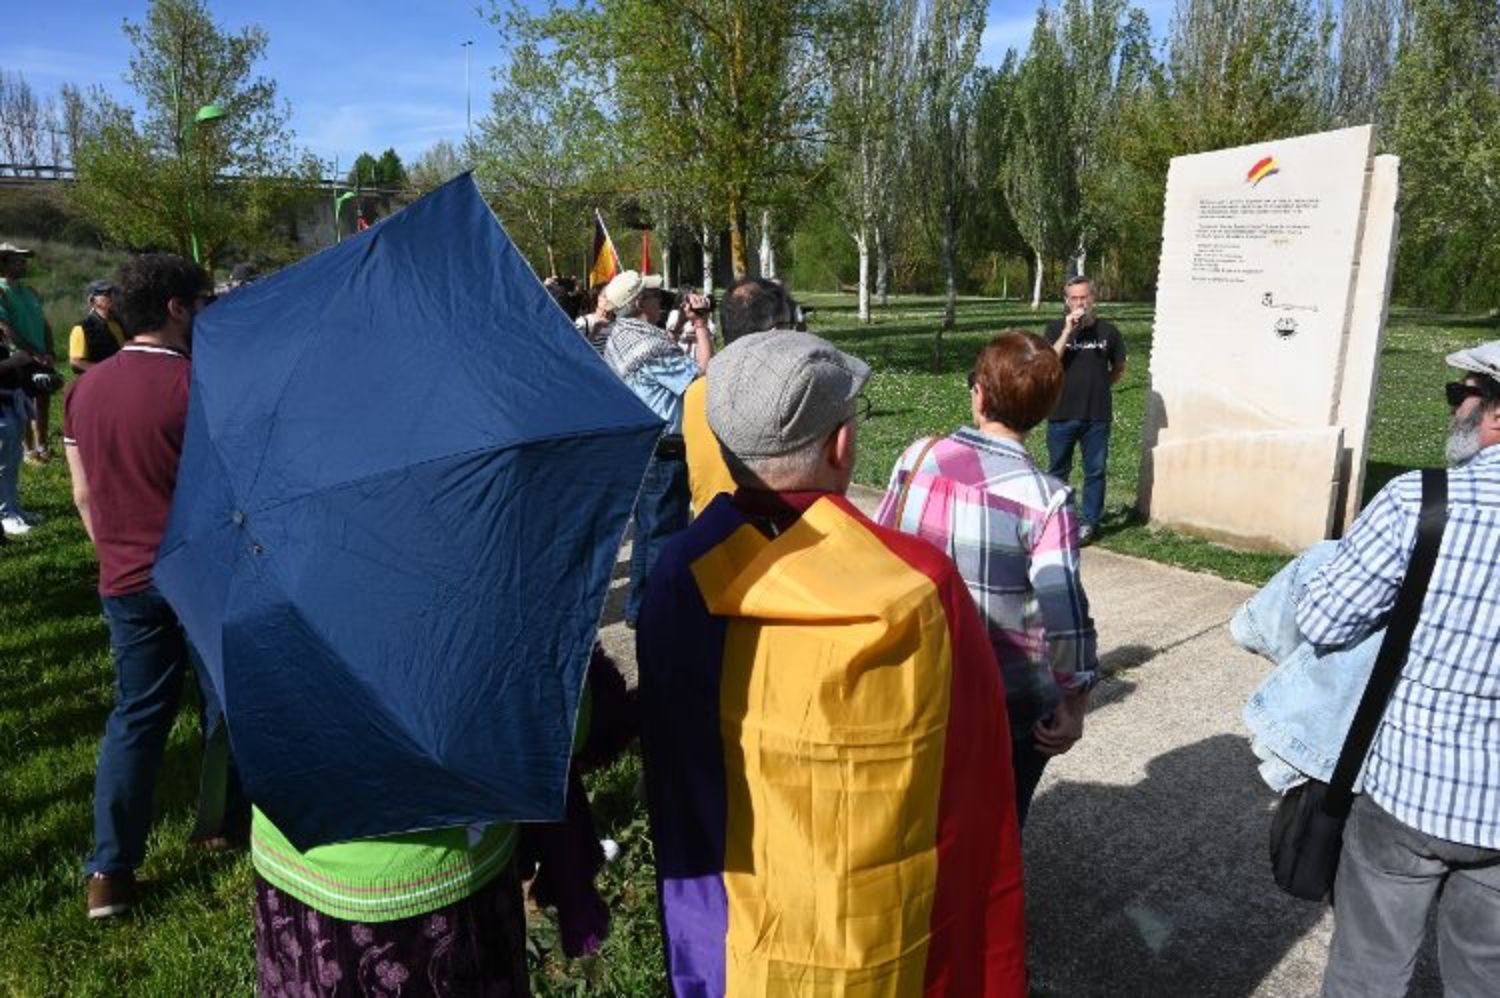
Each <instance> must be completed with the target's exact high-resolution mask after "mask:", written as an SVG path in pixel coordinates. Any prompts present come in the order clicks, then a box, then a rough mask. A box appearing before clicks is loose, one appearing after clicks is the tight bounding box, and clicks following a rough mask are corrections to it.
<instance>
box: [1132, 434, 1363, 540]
mask: <svg viewBox="0 0 1500 998" xmlns="http://www.w3.org/2000/svg"><path fill="white" fill-rule="evenodd" d="M1343 437H1344V434H1343V431H1342V430H1340V429H1338V428H1337V427H1329V428H1327V429H1322V430H1270V431H1265V432H1260V433H1256V432H1235V433H1210V434H1205V435H1203V436H1197V437H1193V438H1192V439H1189V440H1183V441H1181V442H1174V440H1173V439H1172V435H1171V434H1168V433H1163V434H1162V436H1161V438H1160V439H1159V440H1158V442H1157V445H1156V450H1155V452H1154V470H1155V475H1156V482H1157V488H1156V490H1155V492H1154V493H1153V501H1152V504H1151V519H1152V521H1154V522H1157V523H1165V524H1171V525H1174V526H1177V527H1178V528H1186V529H1187V530H1189V531H1190V532H1192V533H1196V534H1199V535H1201V536H1204V537H1207V538H1209V539H1210V540H1216V541H1222V542H1226V543H1230V544H1233V545H1235V546H1236V547H1243V548H1249V549H1255V550H1266V551H1281V550H1285V549H1286V548H1288V547H1291V548H1293V549H1300V548H1304V547H1307V546H1309V545H1311V544H1316V543H1317V542H1318V541H1321V540H1323V539H1324V538H1325V537H1327V536H1328V531H1329V528H1330V526H1331V522H1330V521H1331V518H1332V511H1333V503H1334V499H1335V498H1336V497H1337V495H1338V489H1339V483H1338V481H1337V480H1335V479H1334V478H1333V477H1332V472H1333V469H1334V468H1336V467H1337V466H1338V460H1339V452H1340V451H1341V450H1342V449H1343Z"/></svg>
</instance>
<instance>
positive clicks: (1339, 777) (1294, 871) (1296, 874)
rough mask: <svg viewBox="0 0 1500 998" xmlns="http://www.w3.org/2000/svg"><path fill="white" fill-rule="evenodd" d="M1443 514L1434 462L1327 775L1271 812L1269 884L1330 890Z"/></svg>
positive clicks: (1306, 893) (1312, 895) (1315, 897)
mask: <svg viewBox="0 0 1500 998" xmlns="http://www.w3.org/2000/svg"><path fill="white" fill-rule="evenodd" d="M1447 518H1448V475H1447V472H1445V471H1444V470H1442V469H1441V468H1427V469H1424V470H1423V471H1422V512H1421V515H1420V517H1419V518H1418V520H1417V543H1416V548H1415V549H1414V550H1413V551H1412V556H1411V564H1409V565H1408V566H1407V569H1406V578H1404V579H1402V580H1401V589H1400V591H1399V592H1398V593H1397V594H1396V605H1395V607H1394V608H1393V609H1392V610H1391V616H1390V620H1389V621H1388V622H1387V623H1386V629H1385V638H1384V639H1383V640H1382V641H1381V642H1380V652H1379V654H1378V655H1376V657H1375V668H1374V669H1373V670H1372V671H1371V673H1370V681H1369V683H1368V684H1367V685H1366V686H1365V692H1364V695H1363V696H1361V697H1360V700H1359V708H1358V710H1356V711H1355V713H1354V721H1353V722H1352V723H1351V724H1350V725H1349V733H1348V735H1346V736H1345V737H1344V747H1343V748H1342V749H1340V751H1339V761H1338V764H1337V765H1336V766H1334V769H1333V778H1332V779H1331V780H1330V781H1329V782H1328V783H1323V782H1321V781H1318V780H1308V781H1307V782H1306V783H1304V784H1302V785H1300V786H1298V787H1294V788H1293V789H1292V790H1290V791H1288V792H1287V793H1286V794H1285V795H1284V796H1283V797H1282V798H1281V802H1280V803H1279V804H1277V805H1276V813H1275V814H1274V815H1272V817H1271V873H1272V875H1274V876H1275V878H1276V886H1278V887H1280V888H1281V889H1282V890H1284V891H1286V892H1287V893H1288V894H1290V895H1292V896H1293V897H1298V898H1303V899H1304V900H1307V901H1323V900H1326V899H1327V898H1328V897H1329V896H1330V895H1331V894H1332V893H1333V880H1334V875H1335V874H1336V873H1337V872H1338V868H1339V853H1340V851H1342V849H1343V845H1344V822H1346V821H1347V820H1348V819H1349V808H1350V807H1351V806H1352V805H1353V803H1354V794H1353V788H1354V778H1355V777H1356V776H1357V775H1359V770H1360V767H1361V766H1363V765H1364V761H1365V755H1366V753H1368V752H1369V750H1370V743H1371V742H1372V741H1374V740H1375V732H1376V730H1377V729H1379V727H1380V720H1381V718H1382V717H1384V716H1385V706H1386V702H1387V701H1388V700H1389V699H1390V696H1391V690H1393V689H1394V688H1395V686H1396V680H1397V679H1398V678H1399V677H1400V675H1401V668H1402V666H1404V665H1405V664H1406V653H1407V649H1408V647H1409V646H1410V644H1411V635H1412V631H1413V630H1415V629H1416V626H1417V617H1418V616H1419V615H1420V614H1421V612H1422V600H1423V599H1424V598H1425V597H1426V595H1427V583H1428V580H1430V579H1431V578H1432V566H1433V565H1434V564H1436V562H1437V554H1438V547H1439V546H1440V545H1441V543H1442V540H1443V525H1444V523H1445V522H1446V521H1447Z"/></svg>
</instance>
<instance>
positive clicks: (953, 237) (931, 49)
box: [913, 0, 985, 363]
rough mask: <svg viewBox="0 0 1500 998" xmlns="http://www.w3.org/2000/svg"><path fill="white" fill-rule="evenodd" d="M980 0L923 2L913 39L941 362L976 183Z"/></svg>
mask: <svg viewBox="0 0 1500 998" xmlns="http://www.w3.org/2000/svg"><path fill="white" fill-rule="evenodd" d="M984 17H985V4H984V2H983V0H927V3H926V9H925V10H924V11H923V16H922V26H921V33H920V35H919V40H918V42H917V69H916V94H917V110H916V119H915V122H914V127H913V134H914V135H915V136H916V139H917V149H918V151H917V162H920V163H921V164H922V165H923V174H924V176H923V178H922V181H921V182H922V186H923V187H924V189H925V192H926V196H925V197H923V198H921V206H922V208H923V217H924V220H925V222H926V228H927V232H928V235H929V239H930V240H931V241H932V242H933V244H934V248H935V249H936V250H937V253H938V257H939V259H940V261H941V264H942V268H943V286H944V291H945V295H946V303H945V305H944V307H943V325H942V329H940V330H939V331H938V334H937V339H936V341H935V342H934V344H933V354H934V358H935V360H936V361H937V362H938V363H942V356H943V330H947V329H952V328H953V324H954V319H955V308H956V305H957V300H958V259H957V254H958V235H959V227H960V225H961V224H962V221H963V212H964V210H965V207H966V205H967V201H968V198H967V196H966V195H967V194H968V193H969V191H970V190H971V189H972V186H973V180H974V176H973V160H972V157H971V155H970V153H971V138H972V134H971V131H970V129H971V125H972V112H973V109H974V100H975V97H976V93H975V86H974V59H975V57H976V56H977V55H978V54H979V41H980V36H981V35H982V34H983V33H984Z"/></svg>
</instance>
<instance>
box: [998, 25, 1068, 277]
mask: <svg viewBox="0 0 1500 998" xmlns="http://www.w3.org/2000/svg"><path fill="white" fill-rule="evenodd" d="M1067 83H1068V81H1067V66H1066V64H1065V62H1064V60H1063V52H1062V46H1061V45H1060V44H1059V43H1058V40H1057V32H1056V30H1055V29H1054V27H1053V25H1052V20H1051V16H1050V14H1049V12H1048V11H1047V9H1046V8H1045V7H1044V8H1040V9H1038V11H1037V15H1036V26H1035V27H1034V28H1033V29H1032V32H1031V46H1030V48H1029V49H1028V50H1027V53H1026V57H1025V59H1023V60H1022V61H1021V64H1020V66H1019V68H1018V69H1017V71H1016V76H1015V79H1014V81H1013V82H1012V83H1011V84H1010V99H1009V102H1008V103H1009V107H1008V111H1009V118H1008V120H1007V122H1006V127H1005V142H1004V158H1003V159H1002V160H1001V161H1000V164H999V170H1000V177H1001V184H1002V187H1003V189H1004V191H1005V199H1006V203H1007V204H1009V206H1010V213H1011V216H1012V217H1013V218H1014V219H1015V222H1016V228H1017V230H1018V231H1019V232H1020V235H1021V238H1022V239H1023V240H1025V242H1026V245H1027V246H1028V247H1029V248H1030V249H1031V253H1032V256H1033V257H1034V259H1035V264H1034V269H1033V290H1032V301H1033V304H1035V303H1036V302H1037V300H1038V296H1039V295H1040V293H1041V284H1040V282H1041V278H1042V271H1043V269H1044V267H1045V264H1046V261H1047V260H1049V259H1057V258H1059V257H1062V256H1064V255H1066V254H1067V253H1068V252H1069V251H1070V250H1071V249H1072V248H1073V246H1074V245H1075V244H1076V238H1075V237H1076V233H1075V232H1074V231H1072V230H1071V228H1070V211H1069V204H1070V202H1072V201H1073V200H1074V199H1075V198H1076V194H1075V191H1076V188H1077V174H1076V172H1075V171H1074V168H1073V161H1072V157H1071V150H1070V147H1069V143H1068V134H1067V131H1066V129H1065V127H1063V126H1064V125H1065V123H1066V117H1065V115H1066V110H1065V108H1066V105H1065V104H1064V105H1061V107H1062V108H1063V110H1060V106H1059V102H1058V95H1060V94H1066V93H1067Z"/></svg>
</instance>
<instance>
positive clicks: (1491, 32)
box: [1389, 0, 1500, 308]
mask: <svg viewBox="0 0 1500 998" xmlns="http://www.w3.org/2000/svg"><path fill="white" fill-rule="evenodd" d="M1410 11H1411V22H1410V30H1409V33H1408V34H1407V37H1406V39H1405V41H1404V43H1403V44H1402V46H1401V50H1400V55H1399V56H1398V58H1397V62H1396V68H1395V71H1394V74H1393V76H1392V79H1391V94H1390V112H1389V113H1390V116H1391V118H1392V126H1391V134H1390V147H1391V150H1392V151H1393V152H1395V153H1397V154H1398V155H1399V156H1400V157H1401V200H1400V211H1401V255H1400V258H1399V262H1398V270H1397V281H1398V287H1399V289H1400V291H1401V292H1402V293H1403V294H1404V295H1406V296H1407V297H1408V298H1409V299H1411V300H1413V301H1416V302H1422V303H1428V304H1432V305H1437V306H1445V307H1458V306H1462V307H1469V308H1473V307H1479V306H1484V307H1489V308H1493V307H1495V306H1496V305H1497V304H1500V276H1497V275H1500V235H1497V234H1496V227H1495V219H1496V218H1497V217H1500V214H1497V213H1500V86H1497V81H1500V6H1497V5H1496V4H1495V3H1494V2H1493V0H1411V5H1410Z"/></svg>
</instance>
